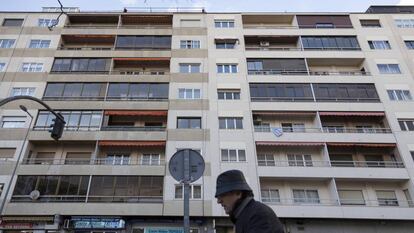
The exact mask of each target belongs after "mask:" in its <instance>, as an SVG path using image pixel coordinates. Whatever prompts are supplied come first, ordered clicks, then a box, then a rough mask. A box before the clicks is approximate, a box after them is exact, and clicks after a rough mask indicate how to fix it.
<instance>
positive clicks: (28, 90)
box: [10, 87, 36, 96]
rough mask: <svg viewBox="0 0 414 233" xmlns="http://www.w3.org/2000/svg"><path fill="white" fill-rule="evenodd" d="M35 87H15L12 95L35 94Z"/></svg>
mask: <svg viewBox="0 0 414 233" xmlns="http://www.w3.org/2000/svg"><path fill="white" fill-rule="evenodd" d="M35 89H36V88H34V87H13V89H12V92H11V95H10V96H21V95H28V96H34V93H35Z"/></svg>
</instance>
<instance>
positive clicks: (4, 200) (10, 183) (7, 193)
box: [0, 105, 33, 216]
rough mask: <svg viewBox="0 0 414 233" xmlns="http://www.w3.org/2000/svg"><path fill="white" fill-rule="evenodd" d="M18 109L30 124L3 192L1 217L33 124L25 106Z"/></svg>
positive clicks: (0, 207)
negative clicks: (28, 118) (26, 116)
mask: <svg viewBox="0 0 414 233" xmlns="http://www.w3.org/2000/svg"><path fill="white" fill-rule="evenodd" d="M19 107H20V109H21V110H22V111H23V112H25V113H26V114H27V115H28V116H29V117H30V122H29V127H27V130H26V135H25V137H24V140H23V145H22V146H21V148H20V152H19V156H18V157H17V160H16V163H15V165H14V168H13V172H12V174H11V177H10V181H9V182H8V184H7V189H6V191H5V194H4V197H3V200H2V202H1V205H0V216H1V215H3V208H4V205H5V204H6V200H7V196H9V192H10V187H11V185H12V183H13V179H14V176H15V175H16V171H17V167H18V165H19V162H20V159H21V157H22V154H23V150H24V149H25V148H26V142H27V136H29V132H30V127H31V126H32V122H33V116H32V114H30V112H29V111H28V110H27V108H26V106H24V105H20V106H19Z"/></svg>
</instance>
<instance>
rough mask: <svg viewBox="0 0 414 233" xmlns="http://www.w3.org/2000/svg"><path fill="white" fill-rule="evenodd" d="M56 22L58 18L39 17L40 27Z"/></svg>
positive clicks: (38, 23) (38, 24) (49, 25)
mask: <svg viewBox="0 0 414 233" xmlns="http://www.w3.org/2000/svg"><path fill="white" fill-rule="evenodd" d="M55 24H57V20H56V19H39V20H38V21H37V26H39V27H51V26H53V25H55Z"/></svg>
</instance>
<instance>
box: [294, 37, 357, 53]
mask: <svg viewBox="0 0 414 233" xmlns="http://www.w3.org/2000/svg"><path fill="white" fill-rule="evenodd" d="M301 38H302V43H303V48H304V49H305V50H306V49H308V50H312V49H317V50H324V49H326V50H360V49H361V48H360V47H359V43H358V40H357V38H356V37H355V36H303V37H301Z"/></svg>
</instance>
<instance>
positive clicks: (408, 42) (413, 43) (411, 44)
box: [404, 40, 414, 49]
mask: <svg viewBox="0 0 414 233" xmlns="http://www.w3.org/2000/svg"><path fill="white" fill-rule="evenodd" d="M404 42H405V46H407V48H408V49H414V40H406V41H404Z"/></svg>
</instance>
